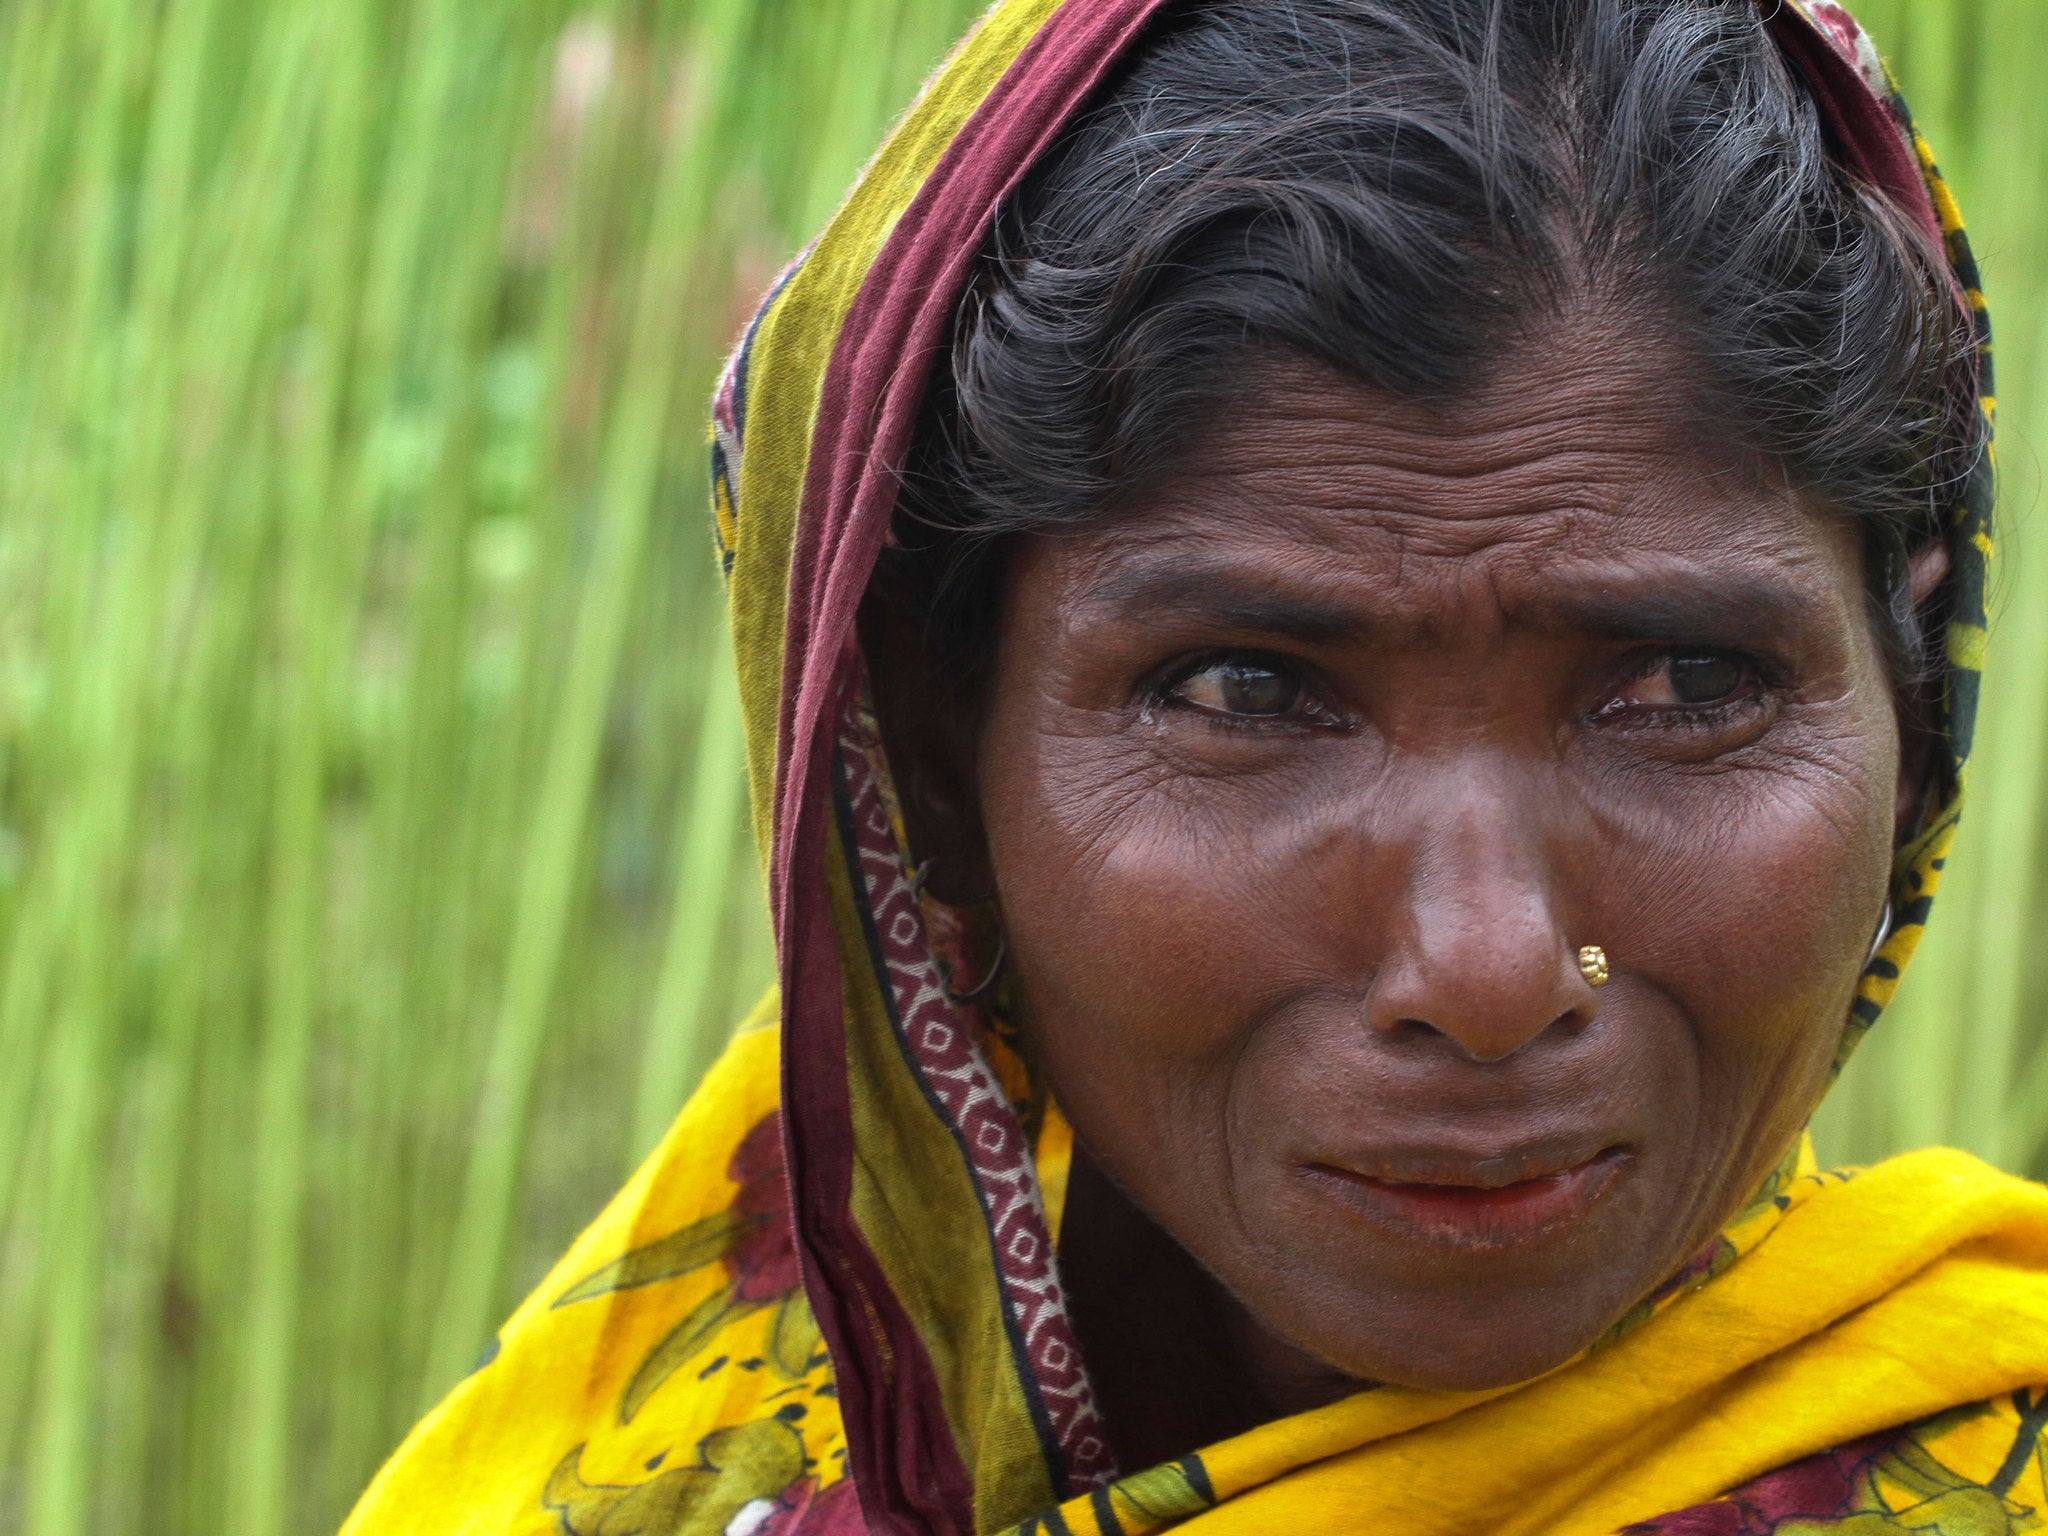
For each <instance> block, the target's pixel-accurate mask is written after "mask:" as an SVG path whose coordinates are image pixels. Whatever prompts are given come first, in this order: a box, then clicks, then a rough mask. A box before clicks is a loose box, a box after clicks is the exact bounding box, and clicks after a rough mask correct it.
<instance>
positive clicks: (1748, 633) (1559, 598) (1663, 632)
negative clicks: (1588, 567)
mask: <svg viewBox="0 0 2048 1536" xmlns="http://www.w3.org/2000/svg"><path fill="white" fill-rule="evenodd" d="M1533 606H1534V610H1535V613H1536V614H1537V616H1538V618H1539V620H1540V621H1541V622H1545V623H1548V624H1552V625H1555V626H1557V627H1558V628H1562V629H1582V630H1588V631H1591V632H1592V633H1594V634H1596V635H1600V636H1602V637H1604V638H1606V639H1610V640H1681V639H1682V640H1718V641H1727V642H1741V641H1745V640H1746V641H1750V642H1758V641H1770V640H1784V639H1786V638H1788V637H1791V636H1795V635H1799V634H1803V633H1805V632H1806V631H1808V630H1810V629H1811V628H1812V627H1813V624H1814V619H1815V613H1814V608H1815V604H1814V600H1813V597H1812V595H1811V594H1809V593H1806V592H1802V591H1801V590H1800V589H1799V588H1798V587H1796V586H1794V585H1793V584H1791V583H1790V582H1787V581H1784V580H1782V579H1778V578H1773V577H1768V576H1760V575H1757V574H1755V573H1753V572H1748V571H1721V572H1716V573H1714V576H1713V579H1712V580H1711V581H1689V582H1686V583H1685V584H1683V585H1670V584H1646V585H1644V586H1643V587H1641V588H1635V589H1625V590H1615V589H1607V590H1601V589H1594V590H1592V591H1580V592H1559V593H1556V594H1553V595H1547V596H1545V597H1544V598H1543V599H1541V600H1540V601H1539V602H1537V603H1536V604H1535V605H1533Z"/></svg>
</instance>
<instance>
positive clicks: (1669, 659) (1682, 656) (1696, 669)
mask: <svg viewBox="0 0 2048 1536" xmlns="http://www.w3.org/2000/svg"><path fill="white" fill-rule="evenodd" d="M1756 688H1757V676H1756V668H1755V667H1754V666H1753V665H1751V663H1750V662H1748V661H1747V660H1746V659H1744V658H1743V657H1741V656H1739V655H1736V654H1735V653H1733V652H1730V651H1666V652H1664V653H1663V654H1661V655H1658V656H1655V657H1652V658H1651V659H1650V661H1649V663H1648V664H1647V665H1646V666H1645V667H1644V668H1643V670H1642V671H1641V672H1639V673H1637V674H1636V676H1635V677H1634V678H1633V679H1631V680H1630V682H1629V683H1628V684H1627V685H1626V686H1624V687H1623V688H1622V689H1621V691H1620V692H1619V693H1617V694H1616V695H1615V696H1614V698H1613V699H1612V700H1610V701H1609V702H1608V704H1607V705H1606V706H1605V707H1604V708H1603V709H1602V710H1601V713H1602V714H1607V713H1612V712H1615V711H1618V710H1627V711H1635V710H1642V711H1646V712H1654V711H1668V710H1703V709H1712V708H1713V707H1714V706H1716V705H1721V704H1729V703H1733V702H1735V701H1737V700H1739V699H1741V698H1743V697H1745V696H1747V695H1748V694H1750V693H1753V692H1755V691H1756Z"/></svg>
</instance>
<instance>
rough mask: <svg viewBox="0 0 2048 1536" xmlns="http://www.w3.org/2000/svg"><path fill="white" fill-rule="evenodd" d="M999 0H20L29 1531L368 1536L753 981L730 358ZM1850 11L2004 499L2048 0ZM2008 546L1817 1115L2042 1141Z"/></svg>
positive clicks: (10, 911)
mask: <svg viewBox="0 0 2048 1536" xmlns="http://www.w3.org/2000/svg"><path fill="white" fill-rule="evenodd" d="M973 9H974V4H973V0H773V3H770V0H614V3H612V4H608V5H598V6H584V5H571V4H570V3H568V0H0V358H4V360H5V367H4V369H0V954H4V969H0V1532H16V1531H19V1532H25V1533H33V1536H78V1533H84V1532H88V1531H89V1532H93V1533H95V1536H115V1533H144V1532H147V1533H150V1536H187V1533H189V1536H201V1533H205V1536H215V1533H221V1536H283V1533H286V1532H294V1533H317V1532H322V1531H326V1530H329V1529H331V1528H332V1527H333V1526H334V1524H335V1523H336V1522H337V1521H338V1520H339V1518H340V1516H341V1514H342V1512H343V1511H344V1510H345V1509H346V1507H347V1505H348V1503H349V1502H350V1500H351V1499H352V1497H353V1495H354V1493H355V1492H356V1490H357V1489H358V1488H359V1487H360V1486H361V1485H362V1483H363V1482H364V1481H365V1480H366V1479H367V1477H368V1476H369V1474H370V1472H371V1471H372V1470H373V1469H374V1467H375V1465H376V1463H377V1461H378V1460H379V1459H380V1458H381V1457H382V1456H383V1455H384V1454H385V1453H386V1452H387V1451H388V1450H389V1449H390V1448H391V1446H392V1445H393V1444H394V1443H395V1441H396V1439H397V1437H398V1436H399V1435H400V1434H401V1433H402V1432H403V1430H404V1429H405V1427H406V1426H407V1424H408V1423H409V1422H410V1421H411V1419H412V1418H413V1417H414V1416H415V1414H416V1413H417V1412H418V1411H419V1410H420V1409H421V1408H422V1407H423V1406H424V1405H425V1404H427V1403H428V1402H429V1401H431V1399H432V1398H433V1397H434V1396H435V1395H437V1394H438V1393H439V1392H440V1391H441V1390H443V1389H444V1388H445V1387H446V1386H447V1385H448V1383H449V1382H450V1381H451V1380H452V1379H454V1378H455V1377H456V1376H458V1375H459V1374H460V1372H461V1371H462V1370H463V1369H464V1368H465V1366H466V1365H467V1364H468V1362H469V1361H470V1360H471V1359H472V1358H473V1357H474V1356H475V1354H476V1353H477V1351H478V1350H479V1349H480V1348H481V1347H482V1346H483V1344H484V1343H485V1341H486V1340H487V1339H488V1338H489V1335H490V1329H491V1326H492V1325H493V1323H494V1322H495V1320H496V1319H497V1318H498V1317H499V1316H500V1315H501V1314H502V1312H503V1311H504V1310H505V1309H506V1307H507V1306H508V1305H509V1304H510V1302H511V1301H512V1300H513V1298H514V1297H515V1296H516V1295H517V1294H518V1293H519V1291H520V1290H521V1289H522V1288H524V1287H525V1286H527V1285H529V1284H530V1283H531V1282H532V1281H533V1280H534V1279H535V1278H536V1277H537V1276H538V1274H539V1272H540V1270H541V1269H542V1268H543V1267H544V1266H545V1264H546V1263H547V1261H548V1260H549V1259H550V1258H551V1257H552V1256H553V1255H554V1254H555V1253H556V1252H557V1251H558V1250H559V1248H560V1247H561V1246H562V1245H563V1244H564V1243H565V1242H566V1240H567V1238H568V1237H569V1235H570V1234H571V1233H572V1232H573V1231H574V1229H575V1228H576V1227H577V1226H578V1225H579V1224H580V1223H581V1222H583V1221H584V1220H586V1219H587V1218H588V1217H589V1216H590V1215H591V1214H592V1213H593V1212H594V1211H595V1210H596V1209H597V1207H598V1206H599V1204H600V1203H601V1202H602V1200H603V1198H604V1197H605V1196H606V1195H607V1194H608V1193H609V1192H610V1190H611V1189H612V1187H613V1186H614V1185H615V1184H616V1182H617V1180H618V1179H619V1177H620V1176H621V1174H622V1172H623V1170H624V1169H625V1168H626V1167H627V1166H629V1165H630V1163H631V1162H632V1161H633V1160H634V1159H635V1158H636V1157H637V1156H638V1155H639V1154H641V1153H642V1152H644V1150H645V1149H646V1148H647V1146H648V1145H649V1144H650V1143H651V1141H652V1139H653V1138H654V1137H655V1136H656V1135H657V1134H658V1133H659V1130H660V1128H661V1126H662V1125H663V1124H664V1123H665V1122H666V1120H667V1118H668V1117H669V1115H670V1114H671V1113H672V1112H673V1110H674V1108H675V1106H676V1105H677V1104H678V1103H679V1102H680V1101H681V1098H682V1096H683V1094H684V1093H685V1092H686V1091H687V1088H688V1086H689V1085H690V1083H691V1082H692V1081H693V1080H694V1078H695V1076H696V1074H697V1073H698V1072H699V1071H701V1069H702V1066H703V1064H704V1062H705V1061H706V1059H707V1058H708V1056H709V1055H710V1053H711V1052H712V1051H714V1050H715V1049H716V1046H717V1043H718V1041H719V1040H720V1039H721V1038H722V1032H723V1029H724V1026H725V1024H726V1022H727V1021H728V1020H730V1019H732V1018H733V1017H736V1016H737V1015H738V1013H739V1012H740V1011H742V1010H743V1009H744V1007H745V1006H746V1005H747V1004H748V1003H749V1002H750V1001H751V1000H752V997H753V996H754V994H755V993H756V992H757V990H758V988H759V987H760V985H761V984H762V983H763V981H764V980H765V978H766V976H767V975H768V973H769V970H770V964H771V961H770V956H769V952H768V939H767V936H766V931H765V927H766V925H765V921H764V917H763V913H762V910H761V905H762V904H761V900H760V895H759V890H758V884H757V880H756V876H755V874H754V871H753V868H752V860H751V858H750V857H748V855H747V848H748V846H749V845H748V843H747V840H746V838H745V837H744V835H743V834H742V832H741V830H740V822H741V820H742V818H743V814H744V811H743V804H742V791H741V789H740V778H739V772H738V767H737V762H738V742H737V725H736V720H735V712H734V706H733V702H732V698H731V693H730V683H729V679H728V676H727V670H726V662H725V659H724V654H723V646H724V641H723V638H722V624H721V623H720V622H719V615H718V612H717V609H718V603H717V596H716V582H715V577H714V574H713V568H712V564H711V560H710V558H709V544H708V535H707V533H706V531H705V528H704V513H703V506H704V494H703V488H702V487H703V446H702V445H703V436H702V424H701V417H702V406H703V401H704V399H705V397H706V395H707V393H708V390H709V386H710V382H711V378H712V373H713V370H714V367H715V362H716V359H717V357H718V355H719V353H720V352H721V351H722V350H723V348H724V347H725V345H726V344H727V343H728V342H729V340H730V339H731V337H732V335H733V334H734V331H735V329H736V327H737V326H738V324H739V323H740V321H741V319H742V318H743V317H744V315H745V313H746V311H747V310H748V308H749V307H750V306H751V303H752V301H753V299H754V298H755V296H756V295H757V294H758V293H759V292H760V291H761V290H762V288H763V287H764V286H765V285H766V283H767V282H768V281H769V280H770V278H771V277H772V275H773V273H774V272H775V270H776V268H777V267H778V265H779V264H780V263H781V262H782V261H784V260H785V259H787V257H788V255H789V254H790V253H791V252H792V251H793V250H794V249H795V248H796V247H797V245H798V243H799V241H800V240H801V239H802V238H804V237H805V236H807V235H808V234H809V233H810V232H811V230H812V229H813V228H814V227H815V226H816V225H817V224H818V223H819V222H820V221H821V220H822V218H823V217H824V216H825V214H827V213H828V212H829V211H830V208H831V206H832V204H833V202H834V201H835V200H836V198H837V196H838V195H839V192H840V190H841V189H842V188H843V187H844V186H845V184H846V183H847V181H848V180H849V179H850V177H851V176H852V174H853V172H854V171H855V170H856V168H857V167H858V165H859V163H860V160H861V159H862V157H864V156H865V155H866V153H867V152H868V151H869V150H870V149H871V148H872V145H873V143H874V142H875V140H876V138H877V136H878V135H879V133H880V131H881V129H882V128H883V126H884V125H885V124H886V122H887V120H888V118H889V116H890V115H891V114H892V113H893V112H894V111H896V110H898V109H900V107H901V106H902V104H903V103H904V102H906V101H907V100H908V99H909V97H910V95H911V93H912V92H913V90H914V89H915V87H916V83H917V81H918V79H919V78H920V77H921V76H922V75H923V74H924V73H925V71H926V70H927V69H928V68H929V66H930V65H931V64H933V63H934V62H935V61H936V60H937V58H938V57H939V56H940V55H941V53H942V52H943V51H944V49H945V47H946V46H947V45H948V44H949V43H950V41H951V39H952V38H953V37H954V35H955V34H956V33H957V32H958V31H959V30H960V29H961V28H962V27H963V26H964V25H965V24H966V22H967V20H968V19H969V15H970V12H971V11H972V10H973ZM1862 9H1864V10H1865V11H1866V12H1868V13H1869V19H1870V21H1871V22H1872V23H1873V26H1874V29H1875V30H1876V31H1877V33H1878V35H1879V37H1880V38H1881V39H1883V40H1885V41H1886V42H1887V43H1888V44H1890V45H1891V46H1892V49H1893V51H1894V52H1895V53H1896V55H1897V56H1898V58H1899V60H1900V63H1901V67H1902V69H1903V71H1904V73H1905V75H1906V78H1907V82H1908V86H1909V89H1911V90H1912V91H1913V92H1914V93H1915V96H1916V100H1917V101H1918V104H1919V106H1920V108H1921V111H1922V115H1923V118H1924V119H1925V123H1926V126H1927V128H1928V130H1929V132H1930V134H1931V135H1932V136H1933V137H1934V139H1935V142H1936V143H1937V145H1938V146H1940V148H1941V149H1942V150H1943V152H1944V154H1945V156H1946V159H1947V162H1948V165H1949V168H1950V169H1951V171H1952V172H1953V173H1954V174H1955V178H1956V180H1957V182H1958V185H1959V188H1960V190H1961V192H1962V194H1963V197H1964V201H1965V207H1966V208H1967V209H1968V210H1969V211H1970V213H1971V215H1972V218H1973V229H1974V230H1975V232H1976V235H1977V239H1978V242H1979V248H1980V251H1981V253H1982V254H1983V256H1984V258H1985V267H1986V271H1987V280H1988V284H1989V286H1990V288H1991V291H1992V294H1993V299H1994V313H1995V315H1996V317H1997V319H1998V321H1999V324H2000V344H2001V353H2000V366H2001V372H2002V376H2003V377H2002V382H2003V386H2004V390H2005V395H2006V407H2005V415H2004V421H2003V427H2004V444H2005V446H2004V450H2003V452H2004V460H2003V463H2004V467H2005V472H2006V477H2007V482H2008V490H2007V496H2006V507H2007V517H2008V523H2009V524H2010V523H2014V522H2018V523H2021V524H2022V525H2023V524H2024V521H2025V516H2024V514H2025V513H2026V511H2027V510H2028V509H2029V508H2030V507H2031V506H2032V504H2033V501H2034V499H2035V486H2036V484H2037V482H2038V479H2039V476H2038V471H2037V469H2036V467H2035V465H2036V448H2035V446H2034V445H2035V444H2036V443H2038V442H2039V441H2041V438H2042V426H2043V425H2048V417H2044V415H2043V413H2044V412H2048V378H2043V377H2042V373H2041V370H2042V367H2043V355H2044V354H2043V343H2044V341H2048V337H2044V334H2043V328H2044V325H2048V278H2044V276H2043V275H2042V274H2044V273H2048V201H2044V199H2043V196H2042V193H2043V192H2044V190H2048V188H2044V187H2043V185H2042V180H2043V172H2044V168H2048V142H2044V137H2048V97H2044V96H2043V95H2042V93H2041V92H2040V91H2039V90H2038V88H2037V85H2036V82H2035V81H2034V79H2033V78H2032V76H2033V72H2034V71H2035V70H2037V69H2038V67H2039V63H2040V61H2041V60H2043V59H2048V7H2044V6H2041V5H2040V4H2039V0H1870V3H1868V4H1866V5H1865V6H1864V7H1862ZM2036 402H2040V403H2039V404H2037V403H2036ZM2037 423H2038V425H2037ZM2006 547H2007V550H2008V551H2012V550H2015V549H2017V550H2018V554H2017V556H2016V557H2015V556H2012V555H2010V554H2009V555H2008V558H2007V560H2006V563H2005V565H2004V567H2003V574H2002V577H2001V593H2002V595H2003V602H2002V609H2003V612H2002V625H2001V628H2000V629H1999V631H1998V633H1997V635H1996V638H1995V641H1994V665H1993V669H1992V674H1991V682H1990V689H1991V692H1990V699H1989V710H1988V712H1989V721H1988V724H1987V727H1986V731H1985V737H1984V742H1983V749H1982V751H1981V754H1980V757H1979V760H1978V763H1977V765H1976V768H1975V779H1974V783H1973V785H1972V789H1973V792H1974V794H1975V807H1974V810H1973V814H1972V816H1971V817H1970V818H1969V820H1968V821H1967V822H1966V827H1967V829H1968V830H1967V831H1966V834H1965V842H1964V846H1963V848H1962V849H1961V850H1959V854H1958V858H1957V860H1956V868H1955V870H1954V873H1953V874H1952V875H1951V877H1950V884H1949V885H1948V886H1947V887H1946V888H1945V890H1944V893H1943V896H1942V899H1941V903H1940V908H1939V910H1940V914H1941V916H1940V920H1939V921H1937V922H1936V923H1935V925H1934V937H1933V939H1932V940H1931V942H1930V944H1929V947H1928V952H1927V953H1926V955H1925V956H1924V958H1923V959H1922V960H1921V961H1920V962H1919V963H1918V965H1916V968H1915V971H1914V973H1913V975H1912V976H1911V977H1910V979H1909V981H1908V983H1907V989H1906V992H1905V995H1904V997H1903V998H1902V1002H1901V1005H1900V1008H1899V1012H1898V1015H1897V1016H1896V1017H1894V1018H1892V1019H1890V1020H1888V1021H1887V1023H1886V1024H1885V1026H1884V1027H1883V1028H1882V1029H1881V1030H1880V1031H1879V1032H1878V1034H1877V1035H1876V1036H1875V1037H1874V1038H1873V1040H1872V1042H1871V1043H1870V1045H1869V1046H1868V1047H1866V1050H1865V1052H1864V1054H1863V1055H1862V1057H1861V1058H1859V1060H1858V1062H1857V1063H1856V1064H1855V1065H1854V1066H1853V1067H1852V1069H1851V1072H1850V1075H1849V1077H1848V1078H1847V1080H1846V1081H1845V1082H1844V1084H1843V1085H1842V1089H1841V1091H1840V1093H1839V1094H1838V1095H1837V1098H1836V1100H1835V1101H1833V1102H1832V1103H1831V1104H1830V1105H1829V1107H1828V1108H1827V1110H1826V1111H1824V1116H1823V1134H1824V1137H1825V1138H1826V1141H1827V1146H1826V1148H1825V1150H1827V1151H1829V1152H1832V1153H1844V1152H1846V1153H1850V1154H1853V1155H1858V1156H1867V1155H1876V1154H1880V1153H1882V1152H1883V1151H1885V1150H1887V1149H1888V1148H1890V1147H1892V1146H1895V1145H1909V1144H1913V1143H1917V1142H1922V1141H1928V1140H1937V1139H1954V1140H1959V1141H1961V1142H1962V1143H1963V1144H1965V1145H1969V1146H1973V1147H1976V1148H1978V1149H1980V1150H1983V1151H1984V1152H1986V1153H1987V1154H1988V1155H1991V1156H1994V1157H1997V1158H1999V1159H2001V1160H2004V1161H2006V1162H2008V1163H2010V1164H2013V1165H2015V1166H2031V1165H2032V1164H2033V1163H2034V1162H2035V1160H2036V1159H2037V1157H2038V1156H2039V1154H2040V1152H2041V1146H2042V1139H2043V1135H2044V1132H2048V1052H2044V1041H2048V972H2044V968H2048V945H2044V944H2042V943H2041V942H2040V939H2041V934H2042V920H2041V916H2040V914H2041V913H2042V912H2043V911H2048V891H2044V890H2043V889H2042V878H2043V876H2042V871H2043V869H2044V867H2048V861H2044V860H2043V859H2042V857H2041V844H2042V839H2043V833H2044V828H2043V818H2042V815H2041V786H2042V761H2041V754H2042V747H2043V744H2044V741H2048V678H2044V675H2043V668H2042V666H2041V662H2042V661H2043V659H2044V658H2048V601H2044V600H2043V599H2048V552H2036V551H2035V550H2033V549H2031V548H2030V547H2029V541H2028V539H2027V538H2026V536H2025V529H2024V527H2023V526H2022V528H2021V530H2020V537H2018V538H2017V539H2013V538H2008V541H2007V545H2006Z"/></svg>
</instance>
